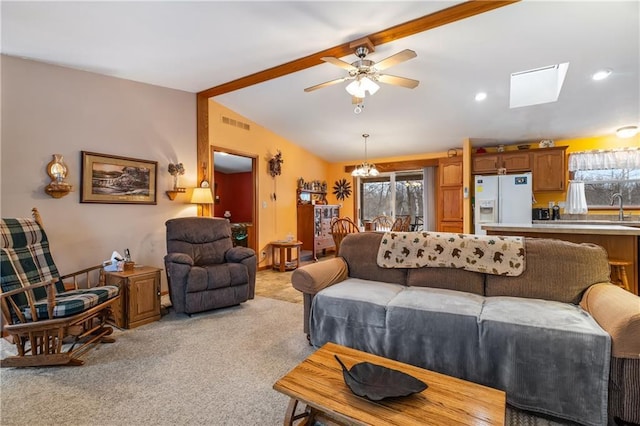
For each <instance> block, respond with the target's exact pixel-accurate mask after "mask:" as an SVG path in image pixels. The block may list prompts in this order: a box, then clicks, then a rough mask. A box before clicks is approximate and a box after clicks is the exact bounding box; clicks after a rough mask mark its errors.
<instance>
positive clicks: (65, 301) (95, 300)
mask: <svg viewBox="0 0 640 426" xmlns="http://www.w3.org/2000/svg"><path fill="white" fill-rule="evenodd" d="M118 291H119V287H118V286H114V285H105V286H101V287H94V288H83V289H78V290H71V291H67V292H64V293H60V294H58V295H56V306H55V307H54V308H53V318H62V317H68V316H70V315H75V314H79V313H80V312H83V311H86V310H87V309H89V308H92V307H94V306H97V305H99V304H100V303H102V302H105V301H107V300H109V299H111V298H113V297H116V296H117V295H118ZM35 307H36V312H37V315H38V319H48V318H49V314H48V312H47V300H46V299H44V300H40V301H38V302H36V304H35ZM22 312H23V314H24V316H25V318H26V319H28V320H31V319H32V318H31V311H30V310H29V307H28V306H26V307H24V308H23V311H22Z"/></svg>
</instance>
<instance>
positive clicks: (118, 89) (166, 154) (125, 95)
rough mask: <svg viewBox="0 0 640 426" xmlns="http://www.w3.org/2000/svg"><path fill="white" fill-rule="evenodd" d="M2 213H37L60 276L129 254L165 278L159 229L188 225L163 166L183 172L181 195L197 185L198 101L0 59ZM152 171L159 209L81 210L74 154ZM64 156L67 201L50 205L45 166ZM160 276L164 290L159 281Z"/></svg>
mask: <svg viewBox="0 0 640 426" xmlns="http://www.w3.org/2000/svg"><path fill="white" fill-rule="evenodd" d="M0 58H1V63H0V73H1V79H2V80H1V81H2V88H1V90H2V93H1V98H2V122H1V124H2V128H1V137H2V139H1V150H0V156H1V165H2V169H1V171H0V175H1V178H0V189H1V191H0V213H1V214H2V217H25V216H30V214H31V208H32V207H37V208H38V210H39V211H40V214H41V216H42V219H43V221H44V225H45V230H46V231H47V235H48V236H49V240H50V244H51V249H52V253H53V256H54V259H55V261H56V264H57V266H58V268H59V269H60V272H61V273H62V274H65V273H69V272H73V271H75V270H78V269H82V268H85V267H88V266H91V265H95V264H98V263H100V262H101V261H102V260H104V259H108V258H109V257H110V255H111V252H112V251H113V250H118V251H120V252H121V253H122V251H124V249H125V248H129V249H130V250H131V255H132V257H133V260H134V261H135V262H136V263H139V264H144V265H150V266H156V267H160V268H163V267H164V265H163V256H164V255H165V253H166V243H165V226H164V222H165V221H166V220H167V219H169V218H172V217H179V216H195V215H196V207H195V206H193V205H191V204H188V203H187V194H181V195H178V197H177V198H176V200H175V201H170V200H169V199H168V198H167V196H166V195H165V191H166V190H168V189H171V187H172V185H173V181H172V177H171V176H170V175H169V173H168V172H167V167H168V164H169V163H170V162H176V161H179V162H182V163H183V164H184V165H185V168H186V174H185V175H184V176H182V177H181V181H180V184H181V186H188V187H192V186H195V182H196V176H197V171H196V96H195V94H193V93H187V92H182V91H178V90H172V89H166V88H162V87H158V86H152V85H147V84H142V83H136V82H132V81H129V80H122V79H118V78H113V77H106V76H103V75H99V74H93V73H89V72H84V71H78V70H73V69H69V68H64V67H58V66H53V65H48V64H44V63H40V62H34V61H29V60H23V59H18V58H14V57H9V56H5V55H3V56H1V57H0ZM83 150H84V151H92V152H97V153H104V154H113V155H119V156H125V157H133V158H139V159H145V160H152V161H157V162H158V182H157V190H158V194H157V205H128V204H84V203H80V172H81V167H80V161H81V154H80V152H81V151H83ZM53 154H61V155H63V156H64V160H65V163H66V164H67V167H68V169H69V174H68V176H67V182H68V183H70V184H71V185H73V187H74V192H72V193H70V194H69V195H67V196H66V197H63V198H60V199H54V198H51V197H50V196H48V195H47V194H45V192H44V187H45V186H46V185H47V184H48V183H49V182H50V179H49V176H48V175H47V173H46V170H45V166H46V165H47V163H48V162H49V161H51V159H52V155H53ZM162 276H163V289H165V290H166V278H165V276H164V273H163V274H162Z"/></svg>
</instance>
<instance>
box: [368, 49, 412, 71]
mask: <svg viewBox="0 0 640 426" xmlns="http://www.w3.org/2000/svg"><path fill="white" fill-rule="evenodd" d="M416 56H418V55H417V54H416V52H414V51H413V50H410V49H405V50H403V51H402V52H398V53H396V54H395V55H391V56H389V57H388V58H385V59H383V60H381V61H380V62H377V63H376V64H375V68H376V69H377V70H378V71H382V70H384V69H387V68H389V67H392V66H394V65H397V64H399V63H400V62H404V61H408V60H409V59H413V58H415V57H416Z"/></svg>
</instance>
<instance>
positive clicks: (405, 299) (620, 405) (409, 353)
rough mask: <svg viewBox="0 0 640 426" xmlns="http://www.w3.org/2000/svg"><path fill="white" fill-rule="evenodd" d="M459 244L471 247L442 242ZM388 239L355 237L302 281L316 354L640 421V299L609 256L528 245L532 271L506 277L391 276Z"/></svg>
mask: <svg viewBox="0 0 640 426" xmlns="http://www.w3.org/2000/svg"><path fill="white" fill-rule="evenodd" d="M399 234H401V233H399ZM411 234H413V233H411ZM448 235H452V236H455V237H462V238H463V239H464V238H465V236H463V235H461V234H442V235H439V234H438V236H439V237H443V238H446V237H447V236H448ZM387 236H388V234H387ZM467 237H471V236H467ZM484 238H487V240H488V241H489V240H490V239H491V238H490V237H484ZM493 238H500V237H493ZM382 241H383V234H381V233H372V232H366V233H359V234H352V235H349V236H348V237H347V238H345V239H344V240H343V242H342V245H341V248H340V252H339V256H338V257H336V258H335V259H331V260H327V261H323V262H319V263H316V264H311V265H308V266H305V267H303V268H299V269H298V270H296V271H295V272H294V274H293V276H292V283H293V286H294V287H295V288H296V289H298V290H300V291H302V292H303V293H304V300H305V324H304V327H305V332H307V333H308V334H309V335H310V336H309V337H310V342H311V343H312V344H313V345H314V346H316V347H319V346H321V345H323V344H324V343H326V342H329V341H331V342H334V343H338V344H342V345H345V346H349V347H353V348H356V349H360V350H364V351H367V352H371V353H375V354H378V355H382V356H385V357H388V358H392V359H396V360H399V361H403V362H406V363H409V364H413V365H417V366H420V367H424V368H427V369H430V370H434V371H438V372H441V373H444V374H448V375H451V376H455V377H459V378H462V379H465V380H470V381H473V382H476V383H480V384H483V385H486V386H490V387H493V388H497V389H502V390H504V391H505V392H506V395H507V401H508V403H509V404H511V405H513V406H515V407H519V408H522V409H526V410H531V411H534V412H539V413H543V414H547V415H551V416H555V417H559V418H562V419H567V420H571V421H575V422H578V423H581V424H586V425H604V424H607V422H608V421H611V420H612V419H613V418H614V417H615V418H616V419H622V420H624V421H626V422H635V423H637V422H638V421H639V420H638V416H640V408H639V407H638V404H639V402H638V390H637V389H638V388H637V385H638V377H640V376H638V375H637V372H638V371H639V370H640V368H639V367H640V298H638V297H637V296H635V295H633V294H631V293H628V292H626V291H624V290H622V289H620V288H618V287H616V286H614V285H612V284H610V283H609V266H608V259H607V254H606V252H605V251H604V249H602V248H601V247H599V246H595V245H591V244H573V243H568V242H564V241H559V240H550V239H549V240H547V239H533V238H526V239H524V240H523V241H524V249H525V250H524V251H523V253H522V256H523V260H524V264H523V265H522V266H523V271H522V272H521V273H520V275H518V276H505V275H494V274H493V273H491V271H488V272H477V271H472V270H465V269H462V268H460V267H459V265H453V264H452V265H450V266H453V267H442V266H440V267H424V266H423V267H412V268H402V267H400V268H398V267H392V268H388V267H387V268H383V267H380V266H379V265H378V262H379V259H381V257H380V255H379V250H380V246H381V242H382ZM439 248H440V249H442V247H439ZM442 251H446V250H444V249H443V250H442ZM438 253H440V252H438ZM444 254H447V253H444ZM459 257H460V256H459ZM429 258H431V256H429ZM434 258H435V256H434ZM462 258H463V259H464V256H462ZM474 259H475V258H474V257H473V256H472V255H471V256H467V258H466V261H467V262H475V260H474ZM443 265H444V264H443ZM498 273H502V272H499V271H498ZM579 304H581V305H582V307H581V306H580V305H579ZM612 312H615V315H614V314H612ZM612 343H613V350H612ZM610 368H612V369H614V368H615V370H611V374H610Z"/></svg>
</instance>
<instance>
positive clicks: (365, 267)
mask: <svg viewBox="0 0 640 426" xmlns="http://www.w3.org/2000/svg"><path fill="white" fill-rule="evenodd" d="M382 235H383V234H382V233H381V232H357V233H354V234H349V235H347V236H346V237H344V240H342V243H340V256H342V257H343V258H344V260H345V261H346V262H347V265H348V267H349V276H350V277H352V278H361V279H363V280H372V281H384V282H387V283H394V284H406V282H407V271H406V269H387V268H381V267H380V266H378V262H377V260H376V259H377V256H378V247H379V246H380V241H381V240H382Z"/></svg>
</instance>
